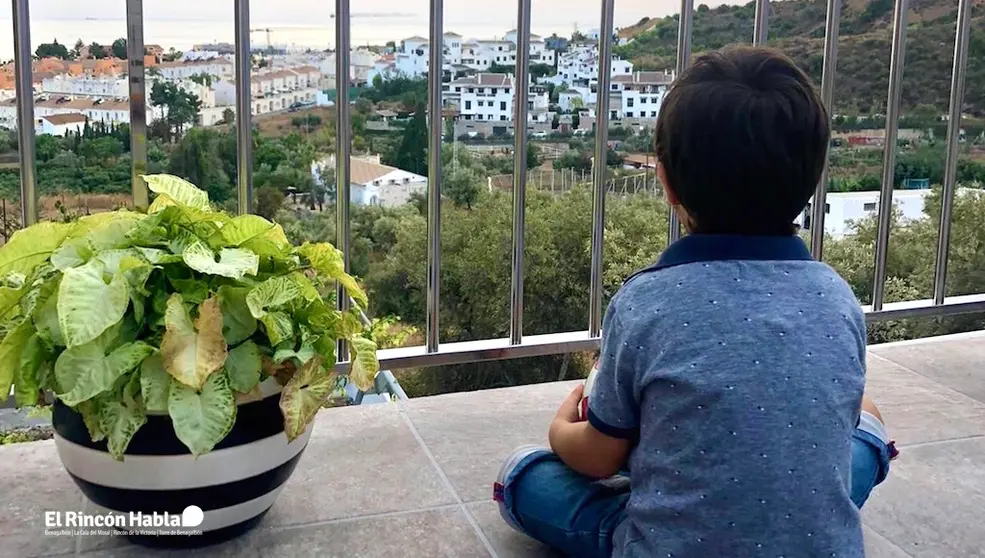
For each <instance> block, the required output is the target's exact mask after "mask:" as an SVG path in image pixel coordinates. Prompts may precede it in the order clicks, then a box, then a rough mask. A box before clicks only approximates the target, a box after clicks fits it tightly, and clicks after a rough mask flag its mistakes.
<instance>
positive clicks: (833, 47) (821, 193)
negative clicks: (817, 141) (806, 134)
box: [810, 0, 841, 261]
mask: <svg viewBox="0 0 985 558" xmlns="http://www.w3.org/2000/svg"><path fill="white" fill-rule="evenodd" d="M840 23H841V0H828V15H827V20H826V21H825V23H824V62H823V65H822V67H821V102H822V103H823V104H824V107H825V108H826V109H828V118H829V119H830V117H831V115H832V114H833V113H834V104H833V103H832V99H833V98H834V90H835V73H836V72H837V67H838V32H839V29H840ZM829 159H830V157H825V159H824V169H823V170H822V171H821V180H820V182H818V183H817V189H816V190H815V191H814V205H813V206H811V229H810V231H811V254H813V255H814V259H816V260H819V261H820V259H821V256H822V254H821V252H822V250H823V249H824V215H825V207H826V204H827V197H828V171H829V170H830V169H829V168H828V163H829Z"/></svg>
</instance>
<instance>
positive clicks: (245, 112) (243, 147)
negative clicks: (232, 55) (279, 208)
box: [234, 0, 253, 215]
mask: <svg viewBox="0 0 985 558" xmlns="http://www.w3.org/2000/svg"><path fill="white" fill-rule="evenodd" d="M235 1H236V4H235V7H234V19H235V25H236V186H237V192H238V194H239V196H238V200H239V213H240V215H244V214H246V213H253V124H252V115H253V114H252V113H253V94H252V93H253V92H252V90H251V88H250V72H251V71H252V66H253V64H252V59H251V54H252V52H251V51H250V0H235Z"/></svg>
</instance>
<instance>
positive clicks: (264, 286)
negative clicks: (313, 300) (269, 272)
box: [246, 277, 301, 345]
mask: <svg viewBox="0 0 985 558" xmlns="http://www.w3.org/2000/svg"><path fill="white" fill-rule="evenodd" d="M299 296H301V289H300V288H299V287H298V285H297V283H295V282H294V281H292V280H291V279H289V278H287V277H271V278H270V279H267V280H266V281H264V282H263V283H260V284H259V285H257V286H256V287H253V288H252V289H250V292H249V294H247V295H246V305H247V306H249V308H250V313H251V314H253V317H254V318H257V319H260V318H262V317H263V316H264V315H266V313H267V310H268V309H269V308H274V307H277V306H282V305H284V304H287V303H288V302H290V301H292V300H294V299H296V298H298V297H299ZM274 344H275V345H276V343H274Z"/></svg>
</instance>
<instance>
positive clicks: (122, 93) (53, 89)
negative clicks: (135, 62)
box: [41, 73, 130, 98]
mask: <svg viewBox="0 0 985 558" xmlns="http://www.w3.org/2000/svg"><path fill="white" fill-rule="evenodd" d="M41 93H44V94H48V95H80V96H85V97H124V98H126V97H128V96H129V95H130V89H129V84H128V83H127V80H126V77H117V76H89V75H81V76H76V75H71V74H67V73H65V74H58V75H55V76H51V77H46V78H44V79H43V80H42V81H41Z"/></svg>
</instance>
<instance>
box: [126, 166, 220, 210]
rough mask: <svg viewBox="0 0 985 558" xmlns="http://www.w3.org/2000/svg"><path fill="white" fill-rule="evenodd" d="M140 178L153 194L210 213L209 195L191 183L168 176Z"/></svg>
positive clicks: (148, 175) (158, 175)
mask: <svg viewBox="0 0 985 558" xmlns="http://www.w3.org/2000/svg"><path fill="white" fill-rule="evenodd" d="M142 178H143V179H144V181H145V182H147V188H148V189H149V190H150V191H151V192H154V193H155V194H159V195H164V196H167V198H169V199H171V200H173V201H175V202H177V203H179V204H181V205H184V206H187V207H191V208H193V209H198V210H199V211H212V206H211V205H209V195H208V194H206V193H205V192H203V191H202V190H199V189H198V188H196V187H195V185H194V184H192V183H191V182H188V181H186V180H182V179H180V178H178V177H177V176H172V175H169V174H145V175H142ZM155 202H156V200H155ZM155 209H157V208H155ZM148 212H151V211H148Z"/></svg>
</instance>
